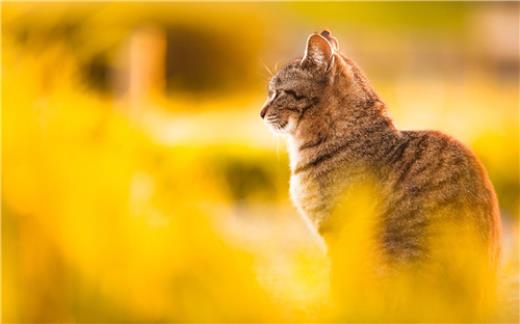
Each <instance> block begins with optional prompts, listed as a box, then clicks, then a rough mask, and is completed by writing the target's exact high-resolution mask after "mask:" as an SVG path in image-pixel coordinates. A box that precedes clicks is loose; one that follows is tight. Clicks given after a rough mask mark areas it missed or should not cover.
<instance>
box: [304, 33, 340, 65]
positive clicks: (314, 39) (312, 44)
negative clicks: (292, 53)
mask: <svg viewBox="0 0 520 324" xmlns="http://www.w3.org/2000/svg"><path fill="white" fill-rule="evenodd" d="M333 54H334V50H333V49H332V47H331V45H330V43H329V41H328V40H327V39H325V38H324V37H323V36H321V35H319V34H312V35H311V36H309V38H308V39H307V48H306V50H305V55H304V56H303V59H302V64H303V65H304V66H313V67H317V68H318V69H320V70H321V69H323V70H328V68H329V67H330V65H331V64H332V59H333Z"/></svg>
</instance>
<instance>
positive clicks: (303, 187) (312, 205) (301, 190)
mask: <svg viewBox="0 0 520 324" xmlns="http://www.w3.org/2000/svg"><path fill="white" fill-rule="evenodd" d="M329 189H330V188H326V187H324V186H323V184H321V183H320V182H319V181H317V179H313V178H308V177H305V176H303V175H298V174H296V175H292V176H291V181H290V194H291V200H292V201H293V203H294V205H295V206H296V208H297V209H298V212H299V213H300V214H301V215H302V216H304V217H306V218H308V220H310V221H311V222H312V223H313V225H314V226H315V227H316V228H319V227H320V224H321V223H322V221H323V219H325V218H326V217H327V215H328V214H329V211H330V207H331V205H332V199H331V197H330V195H328V194H327V192H328V191H329Z"/></svg>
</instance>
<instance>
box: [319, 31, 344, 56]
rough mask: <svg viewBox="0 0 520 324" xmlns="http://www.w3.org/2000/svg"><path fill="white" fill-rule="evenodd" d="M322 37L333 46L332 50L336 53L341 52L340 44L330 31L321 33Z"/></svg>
mask: <svg viewBox="0 0 520 324" xmlns="http://www.w3.org/2000/svg"><path fill="white" fill-rule="evenodd" d="M320 35H321V36H323V37H325V38H326V39H327V40H328V41H329V43H330V44H331V45H332V48H333V49H334V51H336V52H337V51H339V42H338V40H337V39H336V37H334V36H332V34H331V33H330V31H329V30H328V29H325V30H324V31H322V32H321V33H320Z"/></svg>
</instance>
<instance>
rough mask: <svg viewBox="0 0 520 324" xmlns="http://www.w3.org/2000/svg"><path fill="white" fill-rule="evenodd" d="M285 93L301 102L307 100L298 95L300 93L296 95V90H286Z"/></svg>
mask: <svg viewBox="0 0 520 324" xmlns="http://www.w3.org/2000/svg"><path fill="white" fill-rule="evenodd" d="M284 92H285V93H286V94H288V95H289V96H291V97H293V98H294V99H296V100H301V99H303V98H305V96H301V95H298V93H296V91H294V90H284Z"/></svg>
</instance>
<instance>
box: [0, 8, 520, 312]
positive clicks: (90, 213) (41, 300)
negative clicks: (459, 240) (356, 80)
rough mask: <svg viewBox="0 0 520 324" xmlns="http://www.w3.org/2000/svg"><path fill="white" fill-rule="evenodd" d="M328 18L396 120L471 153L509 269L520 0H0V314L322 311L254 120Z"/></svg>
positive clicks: (319, 272) (310, 245)
mask: <svg viewBox="0 0 520 324" xmlns="http://www.w3.org/2000/svg"><path fill="white" fill-rule="evenodd" d="M323 28H330V29H331V30H332V32H333V34H334V35H335V36H336V37H337V38H338V40H339V42H340V48H341V50H342V52H343V53H344V54H346V55H347V56H349V57H351V58H352V59H353V60H355V61H356V62H358V63H359V64H360V65H361V67H362V68H363V69H364V70H365V72H366V73H367V74H368V76H369V78H370V79H371V81H372V84H373V85H374V87H375V88H376V89H377V90H378V92H379V94H380V96H381V98H382V99H383V101H385V103H386V104H387V105H388V107H389V111H390V114H391V116H392V117H393V119H394V121H395V123H396V125H397V126H398V127H399V128H401V129H438V130H441V131H443V132H445V133H448V134H451V135H453V136H454V137H456V138H457V139H459V140H460V141H462V142H463V143H465V144H466V145H467V146H469V147H471V149H472V150H473V151H474V152H475V153H476V155H477V156H478V157H479V159H480V160H481V161H482V162H483V164H484V165H485V167H486V168H487V170H488V172H489V175H490V177H491V180H492V182H493V184H494V186H495V189H496V191H497V193H498V197H499V201H500V208H501V215H502V220H503V225H504V237H503V241H504V242H503V243H504V249H503V261H502V267H503V268H504V269H508V270H507V271H508V272H509V273H510V274H512V275H511V278H512V279H511V280H512V281H513V282H514V281H515V280H516V281H517V280H518V225H517V224H518V219H519V218H518V217H519V214H518V207H519V201H518V198H519V189H520V183H519V173H518V166H519V161H518V154H519V152H518V150H519V142H518V136H519V128H518V122H519V93H518V92H519V76H518V71H519V68H520V60H519V45H520V44H519V5H518V3H468V2H457V3H445V2H443V3H426V2H425V3H404V2H400V3H390V2H372V3H356V2H351V3H348V2H347V3H228V4H220V3H192V4H189V3H153V4H152V3H150V4H145V3H142V4H141V3H91V4H80V3H78V4H65V3H54V4H45V3H27V4H22V3H4V4H3V5H2V311H3V320H4V321H5V322H121V321H133V322H136V321H251V320H258V321H319V320H325V319H327V318H329V317H327V316H328V314H327V312H326V311H324V310H323V309H324V306H323V305H322V304H323V303H324V300H326V296H327V295H328V290H329V287H328V285H329V284H328V282H329V279H328V277H329V275H328V265H327V264H328V263H327V262H328V261H327V258H326V255H325V254H324V253H323V252H322V250H320V246H319V244H318V243H317V241H316V240H315V239H314V238H313V237H312V236H311V235H310V233H309V231H308V230H307V229H306V227H305V226H304V223H303V222H302V221H301V219H300V218H299V216H298V215H297V214H296V211H295V209H294V208H293V207H292V205H291V203H290V201H289V198H288V186H289V185H288V179H289V169H288V159H287V154H286V151H285V142H284V140H283V139H282V138H277V137H274V136H273V135H272V134H271V133H269V131H268V130H267V129H266V128H265V127H264V125H263V123H262V120H261V119H260V117H259V110H260V107H261V105H262V102H263V101H264V99H265V96H266V93H267V91H266V84H267V80H268V79H269V76H270V73H271V72H272V71H275V70H276V68H277V66H280V65H281V64H283V63H285V62H287V61H289V60H291V59H292V58H294V57H297V56H301V55H302V53H303V49H304V45H305V40H306V38H307V36H308V35H309V34H310V33H312V32H315V31H320V30H321V29H323ZM516 287H517V286H516ZM515 294H516V296H514V295H515ZM517 294H518V291H516V292H513V296H509V297H511V298H507V301H504V303H510V304H511V307H509V306H507V307H504V309H506V310H505V311H503V312H502V314H501V316H503V317H500V318H502V319H504V320H510V319H511V318H515V316H518V315H517V313H518V297H517ZM515 305H516V306H515ZM515 307H516V308H515Z"/></svg>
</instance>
